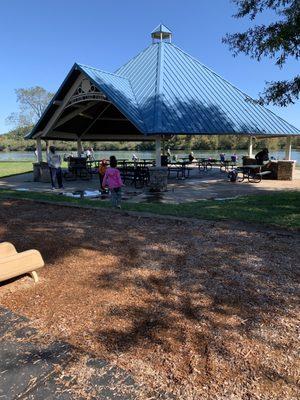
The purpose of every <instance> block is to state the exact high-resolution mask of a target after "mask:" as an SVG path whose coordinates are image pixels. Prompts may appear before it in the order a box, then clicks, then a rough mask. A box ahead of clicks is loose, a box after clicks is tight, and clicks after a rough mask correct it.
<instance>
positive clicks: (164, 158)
mask: <svg viewBox="0 0 300 400" xmlns="http://www.w3.org/2000/svg"><path fill="white" fill-rule="evenodd" d="M160 162H161V166H162V167H167V166H168V156H161V161H160Z"/></svg>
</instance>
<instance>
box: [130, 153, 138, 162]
mask: <svg viewBox="0 0 300 400" xmlns="http://www.w3.org/2000/svg"><path fill="white" fill-rule="evenodd" d="M131 159H132V161H138V156H137V155H136V154H134V153H133V154H132V157H131Z"/></svg>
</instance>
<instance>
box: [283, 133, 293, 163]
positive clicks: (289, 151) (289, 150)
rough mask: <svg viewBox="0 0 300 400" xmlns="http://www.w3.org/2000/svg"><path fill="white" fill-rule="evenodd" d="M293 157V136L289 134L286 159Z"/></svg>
mask: <svg viewBox="0 0 300 400" xmlns="http://www.w3.org/2000/svg"><path fill="white" fill-rule="evenodd" d="M291 158H292V137H291V136H287V138H286V145H285V160H288V161H290V160H291Z"/></svg>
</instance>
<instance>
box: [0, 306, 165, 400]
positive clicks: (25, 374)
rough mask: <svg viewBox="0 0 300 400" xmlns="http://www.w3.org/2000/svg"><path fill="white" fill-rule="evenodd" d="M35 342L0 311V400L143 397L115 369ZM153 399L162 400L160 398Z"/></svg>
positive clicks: (22, 321)
mask: <svg viewBox="0 0 300 400" xmlns="http://www.w3.org/2000/svg"><path fill="white" fill-rule="evenodd" d="M41 339H43V338H42V337H41V335H38V332H37V330H36V329H34V328H32V327H31V323H30V321H29V320H28V319H27V318H24V317H22V316H18V315H16V314H14V313H12V312H11V311H9V310H7V309H5V308H3V307H1V306H0V399H1V400H16V399H26V400H33V399H34V400H57V399H59V400H74V399H90V400H102V399H107V400H110V399H113V400H131V399H138V398H143V396H144V395H145V393H146V392H145V389H144V390H143V395H142V397H141V396H140V392H141V390H142V389H143V388H140V387H138V386H137V385H136V384H135V383H134V381H133V379H132V378H131V377H130V376H129V375H128V374H127V373H126V372H125V371H123V370H121V369H120V368H117V367H115V366H113V365H111V364H109V363H108V362H106V361H104V360H99V359H96V358H93V357H91V356H90V355H88V354H82V353H81V352H80V351H79V350H77V349H75V348H73V347H72V346H70V345H69V344H67V343H64V342H60V341H54V342H50V343H49V338H47V341H46V340H41ZM45 339H46V338H45ZM43 342H44V343H43ZM45 343H47V344H45ZM147 393H148V392H147ZM148 394H149V396H150V397H147V398H152V397H151V396H152V395H153V393H152V394H151V393H148ZM146 396H147V395H146ZM144 398H145V397H144ZM154 398H159V399H167V397H166V395H164V394H159V395H158V396H157V395H156V397H154ZM168 398H170V397H168Z"/></svg>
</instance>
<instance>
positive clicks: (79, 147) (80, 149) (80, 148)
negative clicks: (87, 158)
mask: <svg viewBox="0 0 300 400" xmlns="http://www.w3.org/2000/svg"><path fill="white" fill-rule="evenodd" d="M81 154H82V143H81V139H80V138H78V139H77V155H78V157H81Z"/></svg>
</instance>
